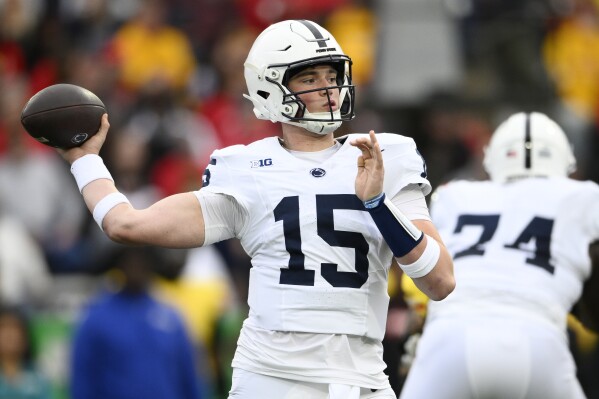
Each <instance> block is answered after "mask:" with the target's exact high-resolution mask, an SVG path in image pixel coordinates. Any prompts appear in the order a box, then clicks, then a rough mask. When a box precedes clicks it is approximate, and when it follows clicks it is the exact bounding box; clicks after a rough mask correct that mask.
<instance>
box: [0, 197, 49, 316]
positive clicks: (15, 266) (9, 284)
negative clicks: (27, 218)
mask: <svg viewBox="0 0 599 399" xmlns="http://www.w3.org/2000/svg"><path fill="white" fill-rule="evenodd" d="M50 284H51V276H50V273H49V271H48V266H47V264H46V259H45V258H44V253H43V252H42V249H41V247H40V246H39V244H38V243H37V242H36V241H35V240H34V239H33V237H32V236H31V234H30V233H29V231H27V229H26V228H25V226H24V225H23V223H22V222H21V221H19V220H18V219H15V218H14V217H12V216H10V215H8V214H6V213H5V212H4V211H3V209H2V204H1V203H0V302H1V303H3V304H9V305H15V306H21V307H23V308H26V309H31V308H40V307H41V305H42V304H44V302H45V301H46V297H45V296H46V295H47V294H48V292H49V288H50Z"/></svg>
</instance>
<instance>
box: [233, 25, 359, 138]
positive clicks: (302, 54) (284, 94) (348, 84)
mask: <svg viewBox="0 0 599 399" xmlns="http://www.w3.org/2000/svg"><path fill="white" fill-rule="evenodd" d="M318 64H330V65H332V66H333V67H334V68H335V69H336V70H337V86H328V87H327V88H328V89H337V90H339V102H340V104H341V106H340V107H339V109H338V110H337V111H330V112H318V113H310V112H308V110H307V109H306V105H305V104H304V103H303V102H302V101H301V100H300V99H299V97H298V96H297V94H303V93H306V92H302V93H293V92H291V91H290V90H289V88H288V87H287V85H288V82H289V78H290V76H291V75H293V73H294V72H297V71H298V70H299V69H303V68H305V67H308V66H314V65H318ZM351 65H352V61H351V59H350V58H349V57H348V56H346V55H345V54H344V53H343V51H342V50H341V47H340V46H339V43H337V41H336V40H335V38H334V37H333V36H332V35H331V34H330V33H329V32H328V31H327V30H326V29H324V28H323V27H321V26H320V25H318V24H316V23H314V22H311V21H307V20H289V21H283V22H278V23H276V24H273V25H271V26H269V27H268V28H266V29H265V30H264V31H263V32H262V33H261V34H260V36H258V38H257V39H256V41H255V42H254V44H253V46H252V48H251V49H250V52H249V55H248V57H247V59H246V61H245V65H244V66H245V81H246V83H247V87H248V94H244V97H245V98H247V99H249V100H250V101H251V102H252V103H253V104H254V114H256V117H258V119H267V120H270V121H272V122H283V123H289V124H292V125H296V126H300V127H303V128H305V129H307V130H309V131H310V132H313V133H317V134H322V135H325V134H328V133H331V132H333V131H335V130H336V129H337V128H338V127H339V126H340V125H341V123H342V122H343V121H348V120H351V119H353V117H354V91H355V88H354V85H353V84H352V73H351ZM317 90H322V89H317ZM317 90H310V91H307V92H311V91H317ZM327 95H328V92H327Z"/></svg>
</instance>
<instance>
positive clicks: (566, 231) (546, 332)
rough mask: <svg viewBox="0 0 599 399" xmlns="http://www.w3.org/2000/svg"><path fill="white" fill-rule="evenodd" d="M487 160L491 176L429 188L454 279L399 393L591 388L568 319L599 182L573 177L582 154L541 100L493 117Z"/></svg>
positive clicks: (558, 396) (597, 226)
mask: <svg viewBox="0 0 599 399" xmlns="http://www.w3.org/2000/svg"><path fill="white" fill-rule="evenodd" d="M484 166H485V168H486V170H487V171H488V173H489V175H490V178H491V179H490V180H489V181H479V182H471V181H455V182H450V183H448V184H446V185H445V186H442V187H440V188H439V189H438V190H437V191H436V192H435V194H433V197H432V202H431V216H432V219H433V222H434V223H435V225H436V226H437V228H438V229H439V233H440V234H441V237H442V238H443V240H444V242H445V244H446V245H447V248H448V250H449V252H450V253H451V255H452V257H453V259H454V264H455V278H456V281H457V282H458V283H457V286H456V289H455V291H453V293H452V294H451V295H450V296H449V297H448V298H447V299H445V300H444V301H441V302H429V305H428V312H427V319H426V322H425V324H424V331H423V334H422V337H421V338H420V341H419V344H418V347H417V351H416V358H415V361H414V363H413V365H412V368H411V370H410V373H409V374H408V378H407V381H406V383H405V385H404V388H403V390H402V393H401V396H400V397H401V398H402V399H420V398H435V399H445V398H446V399H450V398H451V399H455V398H460V399H468V398H509V399H518V398H522V399H524V398H526V399H535V398H537V399H552V398H555V399H563V398H569V399H576V398H584V397H585V396H584V393H583V391H582V389H581V386H580V384H579V382H578V380H577V379H576V369H575V364H574V360H573V358H572V356H571V353H570V350H569V346H568V338H567V335H566V324H567V316H568V313H569V312H570V310H571V309H572V307H573V305H574V304H575V303H576V302H577V301H578V299H579V298H580V297H581V292H582V289H583V284H584V283H585V281H586V280H588V279H589V278H590V276H591V273H592V267H591V259H590V256H589V245H590V244H591V243H592V242H594V241H595V240H597V239H599V186H598V185H597V184H595V183H593V182H590V181H585V182H583V181H577V180H573V179H571V178H568V176H569V174H570V173H571V172H573V171H574V169H575V166H576V162H575V158H574V155H573V153H572V149H571V146H570V144H569V143H568V140H567V138H566V135H565V134H564V132H563V130H562V129H561V128H560V127H559V126H558V125H557V123H555V122H554V121H553V120H551V119H550V118H549V117H547V116H546V115H544V114H542V113H537V112H533V113H517V114H514V115H512V116H510V117H509V118H508V119H507V120H506V121H504V122H503V123H502V124H501V125H500V126H499V127H498V128H497V129H496V131H495V132H494V134H493V136H492V138H491V141H490V143H489V146H488V147H487V149H486V152H485V158H484ZM594 274H595V275H596V274H597V270H595V272H594ZM594 280H595V281H596V280H597V279H596V278H595V279H594ZM587 289H590V290H592V291H594V292H595V293H596V292H597V290H598V289H599V287H598V286H597V285H596V284H595V287H592V288H591V287H587ZM595 295H596V294H595ZM593 305H594V306H595V307H596V306H597V302H595V303H594V304H593ZM431 381H434V383H431Z"/></svg>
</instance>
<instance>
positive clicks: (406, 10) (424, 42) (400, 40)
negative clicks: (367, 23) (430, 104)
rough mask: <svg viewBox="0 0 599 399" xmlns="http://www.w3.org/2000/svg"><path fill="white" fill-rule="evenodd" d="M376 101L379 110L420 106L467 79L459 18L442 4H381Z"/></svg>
mask: <svg viewBox="0 0 599 399" xmlns="http://www.w3.org/2000/svg"><path fill="white" fill-rule="evenodd" d="M376 5H377V8H376V13H377V17H378V20H379V24H380V26H381V29H380V34H379V37H378V39H379V43H378V53H377V54H378V58H377V63H378V65H377V67H378V68H377V79H376V80H375V81H374V82H373V90H374V93H373V94H374V96H375V99H376V100H377V101H378V102H379V104H380V105H381V106H395V107H397V106H421V105H424V104H425V103H426V101H427V99H428V97H429V96H430V95H432V94H435V93H437V92H438V91H441V90H445V91H454V90H459V88H460V87H461V84H462V80H463V78H464V76H463V74H464V68H463V59H462V55H461V52H460V37H459V30H458V25H457V18H456V16H455V15H453V14H452V13H451V12H450V11H449V10H448V9H447V8H446V7H444V0H381V1H379V2H377V3H376Z"/></svg>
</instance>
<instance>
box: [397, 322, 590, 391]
mask: <svg viewBox="0 0 599 399" xmlns="http://www.w3.org/2000/svg"><path fill="white" fill-rule="evenodd" d="M399 397H400V398H401V399H433V398H434V399H470V398H472V399H474V398H476V399H565V398H568V399H582V398H584V397H585V395H584V393H583V391H582V388H581V387H580V384H579V382H578V380H577V379H576V367H575V364H574V360H573V358H572V355H571V352H570V350H569V348H568V342H567V338H566V336H565V334H564V333H560V332H558V331H557V329H556V328H554V327H548V326H545V325H543V324H540V323H528V322H519V323H514V322H513V321H511V320H502V319H493V320H491V319H482V320H481V319H478V320H470V319H460V318H453V319H447V318H444V319H437V320H435V321H433V322H432V323H430V324H428V325H426V326H425V329H424V332H423V334H422V337H421V338H420V342H419V343H418V347H417V349H416V358H415V360H414V363H413V365H412V368H411V369H410V372H409V374H408V377H407V380H406V382H405V384H404V387H403V390H402V392H401V394H400V396H399Z"/></svg>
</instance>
